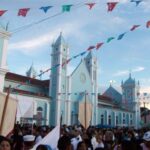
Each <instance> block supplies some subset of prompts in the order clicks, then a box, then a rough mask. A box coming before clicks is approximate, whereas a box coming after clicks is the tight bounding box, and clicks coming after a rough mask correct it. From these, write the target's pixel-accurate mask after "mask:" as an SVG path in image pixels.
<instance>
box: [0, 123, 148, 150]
mask: <svg viewBox="0 0 150 150" xmlns="http://www.w3.org/2000/svg"><path fill="white" fill-rule="evenodd" d="M52 129H53V128H50V127H48V126H36V125H33V126H30V125H23V126H21V125H19V124H17V125H16V126H15V128H14V131H13V133H12V134H11V135H9V137H7V138H6V137H3V136H0V150H32V149H33V146H34V145H35V144H37V143H38V142H40V141H41V140H42V139H43V138H44V137H45V136H46V135H47V134H48V133H50V132H51V131H52ZM35 150H52V148H51V146H50V145H48V144H40V145H38V146H37V147H36V149H35ZM57 150H150V131H149V129H148V128H142V129H139V130H135V129H134V128H113V129H104V128H103V129H102V128H96V127H94V126H91V127H89V128H88V129H84V128H83V127H82V126H76V125H75V126H66V125H63V126H61V127H60V137H59V140H58V142H57Z"/></svg>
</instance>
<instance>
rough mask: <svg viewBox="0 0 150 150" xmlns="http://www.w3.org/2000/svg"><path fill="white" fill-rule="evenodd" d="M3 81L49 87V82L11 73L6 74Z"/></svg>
mask: <svg viewBox="0 0 150 150" xmlns="http://www.w3.org/2000/svg"><path fill="white" fill-rule="evenodd" d="M5 80H12V81H16V82H23V83H27V82H28V81H30V84H31V85H37V86H45V87H49V82H50V81H49V80H38V79H34V78H30V77H26V76H23V75H19V74H15V73H11V72H7V73H6V76H5Z"/></svg>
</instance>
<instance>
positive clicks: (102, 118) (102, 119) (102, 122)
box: [101, 115, 104, 125]
mask: <svg viewBox="0 0 150 150" xmlns="http://www.w3.org/2000/svg"><path fill="white" fill-rule="evenodd" d="M103 124H104V115H101V125H103Z"/></svg>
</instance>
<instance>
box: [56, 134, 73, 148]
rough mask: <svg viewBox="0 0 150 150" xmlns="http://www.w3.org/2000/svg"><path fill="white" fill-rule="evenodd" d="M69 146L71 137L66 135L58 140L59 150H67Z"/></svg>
mask: <svg viewBox="0 0 150 150" xmlns="http://www.w3.org/2000/svg"><path fill="white" fill-rule="evenodd" d="M69 145H71V140H70V137H69V136H66V135H64V136H62V137H61V138H60V139H59V140H58V144H57V147H58V149H59V150H66V148H67V147H68V146H69Z"/></svg>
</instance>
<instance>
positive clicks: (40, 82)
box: [4, 72, 50, 97]
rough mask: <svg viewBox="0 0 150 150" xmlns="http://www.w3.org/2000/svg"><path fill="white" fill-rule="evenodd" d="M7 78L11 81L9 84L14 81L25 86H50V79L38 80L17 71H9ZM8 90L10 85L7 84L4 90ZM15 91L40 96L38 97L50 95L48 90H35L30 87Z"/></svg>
mask: <svg viewBox="0 0 150 150" xmlns="http://www.w3.org/2000/svg"><path fill="white" fill-rule="evenodd" d="M5 80H6V81H8V82H10V83H9V84H11V83H12V85H14V82H15V83H18V85H19V84H23V85H24V86H26V85H28V84H29V85H30V86H36V87H38V88H39V89H48V88H49V83H50V81H49V80H38V79H33V78H30V77H26V76H22V75H18V74H15V73H11V72H8V73H6V76H5ZM7 90H8V87H7V86H5V88H4V91H5V92H6V91H7ZM13 92H17V93H20V94H26V95H32V96H38V97H49V96H48V94H47V92H46V91H45V90H41V91H37V92H33V91H31V90H30V89H29V88H28V89H19V88H18V89H16V88H15V89H13Z"/></svg>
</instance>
